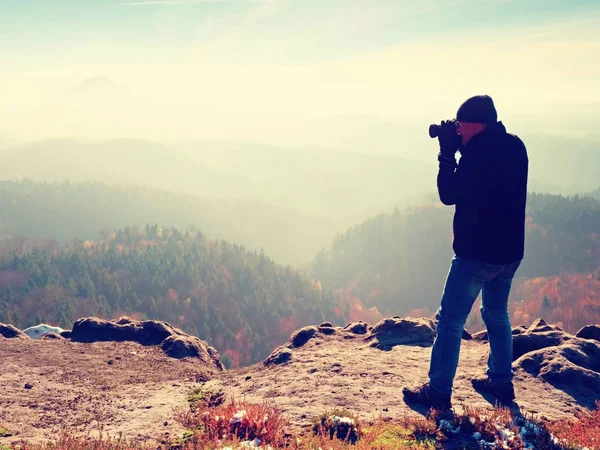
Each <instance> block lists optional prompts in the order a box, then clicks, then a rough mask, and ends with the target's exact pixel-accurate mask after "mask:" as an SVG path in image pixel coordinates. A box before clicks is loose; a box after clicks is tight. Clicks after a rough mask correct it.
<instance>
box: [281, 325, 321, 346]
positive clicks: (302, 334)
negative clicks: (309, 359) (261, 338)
mask: <svg viewBox="0 0 600 450" xmlns="http://www.w3.org/2000/svg"><path fill="white" fill-rule="evenodd" d="M316 332H317V327H315V326H308V327H304V328H300V329H299V330H296V331H295V332H294V333H293V334H292V336H291V337H290V340H289V344H288V345H287V347H288V348H298V347H302V346H303V345H304V344H306V343H307V342H308V341H309V340H310V339H311V338H312V337H313V336H314V335H315V333H316Z"/></svg>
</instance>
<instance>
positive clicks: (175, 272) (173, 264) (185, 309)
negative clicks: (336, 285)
mask: <svg viewBox="0 0 600 450" xmlns="http://www.w3.org/2000/svg"><path fill="white" fill-rule="evenodd" d="M123 314H126V315H128V316H134V317H144V318H145V317H147V318H152V319H162V320H166V321H168V322H169V323H170V324H172V325H173V326H176V327H178V328H181V329H183V330H184V331H186V332H189V333H190V334H193V335H195V336H198V337H200V338H201V339H203V340H207V341H208V342H209V343H210V344H211V345H212V346H214V347H215V348H216V349H217V350H218V351H219V352H220V354H221V355H222V359H221V360H222V361H223V362H224V363H225V364H226V365H233V366H239V365H247V364H251V363H254V362H258V361H260V360H261V359H264V358H266V357H267V355H268V354H269V352H270V351H271V350H272V349H273V348H274V347H276V346H278V345H281V344H282V343H283V342H285V340H286V339H287V338H288V337H289V334H290V333H291V332H292V331H294V330H295V329H296V328H297V327H302V326H305V325H309V324H312V323H321V322H324V321H325V320H335V319H337V320H338V321H339V323H345V321H346V319H347V318H346V317H345V313H344V311H341V310H340V308H339V304H338V298H337V297H336V296H335V295H333V293H332V292H331V291H326V290H323V289H322V288H321V287H320V286H319V285H317V284H315V283H313V282H312V281H311V280H310V279H307V278H306V276H305V275H304V274H302V273H300V272H298V271H296V270H294V269H292V268H291V267H290V266H287V267H284V266H282V265H278V264H276V263H275V262H274V261H273V260H271V259H270V258H268V257H267V256H266V255H265V254H264V253H263V252H256V251H249V250H247V249H245V248H243V247H240V246H238V245H234V244H230V243H228V242H225V241H215V240H212V239H208V238H207V237H206V236H205V235H204V234H203V233H202V232H201V231H197V232H190V231H187V232H180V231H179V230H177V229H174V228H165V227H162V226H159V225H154V226H148V227H145V228H144V229H134V228H125V229H115V230H107V231H106V232H105V233H104V235H103V236H102V238H101V239H98V240H96V241H94V242H91V241H86V242H85V243H83V242H80V243H79V244H77V245H70V246H68V247H66V246H56V247H54V248H48V249H46V250H40V249H38V250H37V251H35V252H26V253H24V254H21V253H19V252H15V253H12V254H9V255H8V256H7V257H5V258H0V323H11V324H13V325H16V326H17V327H19V328H25V327H27V326H29V325H37V324H39V323H46V322H49V323H57V324H58V325H59V326H61V327H63V328H71V326H72V324H73V322H74V320H76V319H78V318H79V317H84V316H90V315H92V316H103V317H115V318H116V317H119V316H121V315H123Z"/></svg>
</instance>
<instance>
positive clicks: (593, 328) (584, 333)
mask: <svg viewBox="0 0 600 450" xmlns="http://www.w3.org/2000/svg"><path fill="white" fill-rule="evenodd" d="M575 336H576V337H578V338H582V339H594V340H596V341H600V325H587V326H585V327H583V328H582V329H581V330H579V331H578V332H577V333H576V334H575Z"/></svg>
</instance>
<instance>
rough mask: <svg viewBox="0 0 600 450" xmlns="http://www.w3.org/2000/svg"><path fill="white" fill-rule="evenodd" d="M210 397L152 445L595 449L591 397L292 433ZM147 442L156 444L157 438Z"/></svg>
mask: <svg viewBox="0 0 600 450" xmlns="http://www.w3.org/2000/svg"><path fill="white" fill-rule="evenodd" d="M210 398H211V395H204V394H203V393H200V392H196V393H195V394H194V395H193V401H190V405H191V407H190V408H187V409H185V410H184V409H181V410H179V411H177V412H176V418H177V420H178V421H179V422H180V423H181V424H183V425H184V426H185V427H186V428H187V429H188V431H187V432H186V433H185V434H184V435H183V436H181V437H180V438H178V439H176V440H174V441H172V442H162V443H161V444H160V445H158V447H159V448H161V449H165V450H198V449H215V450H216V449H222V450H225V449H247V448H254V447H255V446H257V445H258V446H259V448H266V449H269V448H270V449H291V450H309V449H310V450H313V449H314V450H317V449H322V450H326V449H327V450H342V449H354V450H371V449H380V450H392V449H419V450H432V449H480V448H504V449H526V448H532V449H536V450H554V449H556V450H558V449H569V450H572V449H584V448H587V449H589V450H591V449H600V402H597V405H596V406H597V407H598V409H597V410H594V411H590V412H588V413H585V414H582V415H580V417H578V419H577V420H575V421H570V420H561V421H557V422H551V423H542V422H540V421H537V420H535V419H533V418H531V417H526V416H522V415H520V414H514V413H512V412H511V411H510V410H508V409H506V408H495V409H491V408H490V409H475V408H470V407H468V406H463V408H464V413H462V414H459V415H455V416H453V417H442V416H440V415H438V414H436V413H435V412H434V411H431V412H430V414H429V415H428V417H427V418H424V417H408V416H404V417H401V418H399V419H396V420H390V419H383V418H379V419H378V420H376V421H375V423H372V424H369V425H364V424H361V422H360V420H359V419H358V417H357V416H356V415H355V414H353V413H351V412H350V411H345V410H335V409H334V410H332V411H327V412H324V413H323V414H321V415H320V416H318V417H315V418H314V419H313V427H311V428H310V430H309V431H307V432H305V433H304V434H297V433H295V432H293V431H292V430H291V429H290V424H289V421H288V420H287V419H286V418H285V416H284V415H283V414H282V413H281V411H280V410H279V409H278V407H277V406H276V405H273V404H268V403H263V404H251V403H248V402H245V401H236V400H235V399H234V398H231V399H230V400H229V401H224V402H221V403H220V404H218V405H214V403H213V402H211V401H210ZM191 400H192V399H191ZM17 447H18V448H21V449H22V450H134V449H142V448H150V447H148V446H144V445H141V444H134V443H128V442H126V441H124V440H123V439H120V438H119V439H110V438H100V439H91V438H81V437H73V436H70V435H67V434H65V435H63V436H62V437H61V438H60V439H59V440H58V441H55V442H51V443H47V444H42V445H29V444H27V443H21V444H19V445H15V446H13V448H17ZM151 448H155V449H156V448H157V445H156V444H155V445H154V446H152V447H151ZM2 450H6V449H2Z"/></svg>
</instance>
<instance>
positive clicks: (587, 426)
mask: <svg viewBox="0 0 600 450" xmlns="http://www.w3.org/2000/svg"><path fill="white" fill-rule="evenodd" d="M548 428H549V429H550V431H551V432H552V434H553V436H554V442H560V443H567V444H568V445H570V446H572V447H574V448H586V447H587V448H589V449H595V448H600V400H596V409H595V410H593V411H586V412H583V413H580V414H578V415H577V419H576V420H568V419H563V420H559V421H557V422H554V423H552V424H550V425H549V426H548Z"/></svg>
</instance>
